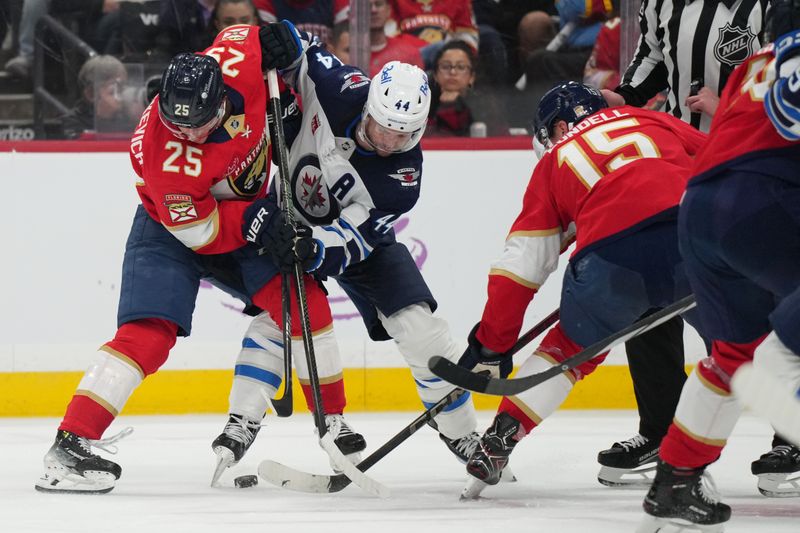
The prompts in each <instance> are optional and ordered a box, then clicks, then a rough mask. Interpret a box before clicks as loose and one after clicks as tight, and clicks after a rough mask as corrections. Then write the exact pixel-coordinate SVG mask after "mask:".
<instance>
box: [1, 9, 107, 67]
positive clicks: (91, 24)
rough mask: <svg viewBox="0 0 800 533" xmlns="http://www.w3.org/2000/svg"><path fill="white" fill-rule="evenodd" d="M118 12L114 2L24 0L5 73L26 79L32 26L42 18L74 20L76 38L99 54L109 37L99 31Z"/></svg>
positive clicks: (30, 63)
mask: <svg viewBox="0 0 800 533" xmlns="http://www.w3.org/2000/svg"><path fill="white" fill-rule="evenodd" d="M118 9H119V1H118V0H90V1H79V0H71V1H70V0H62V1H56V2H52V1H51V0H25V1H24V3H23V4H22V16H21V18H20V26H19V53H18V54H17V56H15V57H12V58H11V59H9V60H8V62H7V63H6V64H5V70H6V72H8V73H9V74H11V75H12V76H14V77H16V78H21V79H30V77H31V69H32V67H33V44H34V42H35V37H36V36H35V30H36V25H37V23H38V22H39V19H41V18H42V17H43V16H44V15H47V14H48V13H50V14H51V15H54V16H57V17H59V16H72V17H75V18H76V19H77V20H78V22H79V26H80V31H79V36H80V37H81V38H82V39H83V40H85V41H86V42H87V43H88V44H89V45H90V46H92V47H93V48H94V49H96V50H101V51H102V50H105V47H106V45H107V44H108V40H109V38H110V35H108V34H106V33H105V31H104V29H103V28H105V27H106V21H107V20H109V18H110V17H111V18H113V16H114V13H116V12H117V11H118Z"/></svg>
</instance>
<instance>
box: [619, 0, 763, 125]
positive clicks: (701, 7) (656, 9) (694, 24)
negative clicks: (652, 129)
mask: <svg viewBox="0 0 800 533" xmlns="http://www.w3.org/2000/svg"><path fill="white" fill-rule="evenodd" d="M766 6H767V0H735V1H732V0H727V1H725V0H644V1H643V2H642V7H641V10H640V11H639V22H640V25H641V30H642V34H641V36H640V37H639V45H638V47H637V49H636V54H635V56H634V58H633V61H632V62H631V64H630V65H629V66H628V68H627V70H626V71H625V74H624V75H623V78H622V84H621V85H620V86H619V87H617V88H616V89H615V90H614V92H616V93H617V94H619V95H620V96H622V98H624V100H625V103H627V104H628V105H634V106H643V105H644V104H645V103H646V102H647V101H648V100H650V98H652V97H653V96H655V95H656V94H657V93H659V92H661V91H663V90H665V89H666V90H669V95H668V97H667V102H666V105H665V107H664V111H666V112H667V113H670V114H672V115H674V116H675V117H677V118H679V119H681V120H683V121H684V122H688V123H690V124H691V125H692V126H694V127H695V128H698V129H700V130H701V131H705V132H707V131H708V128H709V126H710V125H711V116H712V115H713V111H712V112H711V113H709V112H708V111H709V110H708V109H706V110H705V111H706V112H692V111H693V109H690V106H689V105H687V98H689V97H690V93H691V90H692V82H695V86H697V85H698V84H699V86H700V87H704V88H705V89H706V92H708V93H710V95H711V96H714V97H716V98H718V97H719V94H720V93H721V92H722V88H723V87H724V86H725V82H726V81H727V80H728V77H729V76H730V74H731V72H732V71H733V69H734V68H736V67H737V66H738V65H739V64H741V63H742V62H743V61H744V60H745V58H747V57H748V56H750V55H752V54H753V53H755V52H756V51H757V50H759V49H760V48H761V46H762V43H761V39H762V35H761V34H762V28H763V24H764V15H765V11H766ZM609 103H611V102H609ZM694 110H695V111H700V110H702V108H701V109H694ZM714 110H716V106H714Z"/></svg>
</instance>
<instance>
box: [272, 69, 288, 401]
mask: <svg viewBox="0 0 800 533" xmlns="http://www.w3.org/2000/svg"><path fill="white" fill-rule="evenodd" d="M273 78H274V80H273ZM273 81H274V91H275V92H273V86H272V82H273ZM267 83H268V84H269V89H270V102H269V107H270V109H269V117H268V125H269V134H270V139H271V140H272V149H273V151H274V152H275V159H276V160H277V162H278V170H279V177H280V180H281V189H282V194H283V198H282V199H283V202H282V203H283V206H282V210H283V212H284V214H285V215H286V219H287V220H289V221H290V222H291V223H294V213H293V211H292V205H291V199H292V198H291V194H292V191H291V189H290V187H289V186H288V181H289V164H288V161H287V160H286V137H285V136H284V134H283V122H282V120H281V117H282V116H283V110H282V109H281V101H280V92H279V91H278V80H277V73H276V72H275V71H274V70H271V71H269V72H267ZM291 285H292V276H291V274H287V273H281V303H282V309H281V311H282V312H281V314H282V318H283V331H282V334H283V379H284V381H283V382H284V386H283V396H282V397H280V398H273V399H272V408H273V409H274V411H275V414H276V415H278V416H279V417H287V416H290V415H291V414H292V411H293V405H292V313H291V298H292V287H291Z"/></svg>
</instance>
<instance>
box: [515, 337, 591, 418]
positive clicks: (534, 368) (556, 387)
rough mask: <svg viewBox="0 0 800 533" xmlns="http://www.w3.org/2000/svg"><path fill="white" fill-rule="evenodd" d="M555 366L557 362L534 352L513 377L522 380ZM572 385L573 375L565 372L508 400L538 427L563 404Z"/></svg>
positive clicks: (573, 381)
mask: <svg viewBox="0 0 800 533" xmlns="http://www.w3.org/2000/svg"><path fill="white" fill-rule="evenodd" d="M556 364H558V363H557V361H556V360H555V359H552V358H551V357H550V356H548V355H547V354H545V353H542V352H535V353H534V354H533V355H531V356H530V357H529V358H528V359H526V360H525V362H524V363H522V366H521V367H520V369H519V371H518V372H517V375H516V376H515V377H516V378H522V377H525V376H531V375H533V374H538V373H539V372H544V371H545V370H548V369H549V368H551V367H552V366H553V365H556ZM574 384H575V378H574V377H573V375H572V374H571V373H569V372H565V373H563V374H559V375H558V376H556V377H554V378H551V379H548V380H547V381H545V382H543V383H542V384H540V385H537V386H535V387H532V388H530V389H528V390H526V391H523V392H521V393H519V394H517V395H516V396H511V397H509V398H508V399H509V401H511V402H512V403H513V404H514V405H516V406H517V407H519V408H520V410H522V412H523V413H525V414H526V415H527V416H528V417H529V418H530V419H531V420H532V421H533V422H535V423H536V425H537V426H538V425H539V424H541V423H542V420H544V419H545V418H547V417H548V416H550V415H552V414H553V413H554V412H555V411H556V409H558V407H559V406H560V405H561V404H562V403H564V400H566V398H567V395H568V394H569V392H570V391H571V390H572V387H573V386H574Z"/></svg>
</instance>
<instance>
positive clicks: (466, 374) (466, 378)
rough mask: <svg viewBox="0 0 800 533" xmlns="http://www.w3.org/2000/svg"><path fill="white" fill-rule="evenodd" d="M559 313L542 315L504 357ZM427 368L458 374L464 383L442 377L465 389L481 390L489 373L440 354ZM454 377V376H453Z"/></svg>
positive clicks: (543, 328)
mask: <svg viewBox="0 0 800 533" xmlns="http://www.w3.org/2000/svg"><path fill="white" fill-rule="evenodd" d="M560 314H561V310H560V309H556V310H555V311H553V312H552V313H550V314H549V315H547V316H546V317H544V318H543V319H542V320H540V321H539V323H538V324H536V325H535V326H533V327H532V328H531V329H529V330H528V331H527V332H526V333H525V334H524V335H522V336H521V337H520V338H519V339H517V342H515V343H514V345H513V346H512V347H511V348H509V349H508V350H506V353H505V356H506V357H511V356H513V355H514V354H515V353H517V352H518V351H520V350H521V349H523V348H524V347H525V346H527V345H528V344H530V343H531V342H532V341H533V340H534V339H536V337H538V336H539V335H541V334H542V333H544V332H545V331H547V330H548V329H550V327H551V326H552V325H554V324H555V323H556V322H558V319H559V317H560ZM439 359H442V360H443V361H446V362H447V363H448V364H445V363H439V362H438V361H439ZM434 365H436V367H435V368H434ZM451 367H455V368H457V369H461V372H459V371H458V370H451ZM428 368H430V369H431V371H432V372H433V373H434V374H436V373H437V369H446V370H444V371H445V372H447V373H448V375H450V374H451V373H455V374H458V378H457V379H459V380H461V381H462V382H463V383H464V385H458V384H457V383H455V382H454V381H450V380H449V379H447V378H444V379H445V380H447V381H450V383H453V384H454V385H458V386H460V387H461V388H464V389H467V390H471V391H478V392H481V391H482V389H483V387H485V386H486V384H487V379H488V377H489V375H488V374H487V373H486V372H482V373H480V374H479V373H476V372H470V371H469V370H466V369H464V368H461V367H459V366H457V365H455V364H453V363H451V362H450V361H448V360H447V359H444V358H443V357H440V356H434V357H431V359H430V360H429V361H428ZM436 375H437V376H438V375H439V374H436ZM439 377H442V376H439ZM454 379H456V378H454Z"/></svg>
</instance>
